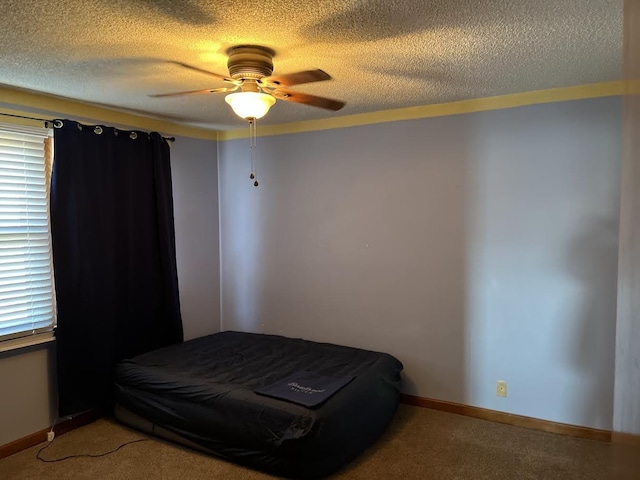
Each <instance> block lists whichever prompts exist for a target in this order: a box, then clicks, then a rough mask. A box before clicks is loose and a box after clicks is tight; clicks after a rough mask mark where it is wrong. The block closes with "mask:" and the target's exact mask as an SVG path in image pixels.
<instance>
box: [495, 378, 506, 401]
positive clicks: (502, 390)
mask: <svg viewBox="0 0 640 480" xmlns="http://www.w3.org/2000/svg"><path fill="white" fill-rule="evenodd" d="M496 395H498V396H499V397H506V396H507V382H505V381H504V380H498V384H497V386H496Z"/></svg>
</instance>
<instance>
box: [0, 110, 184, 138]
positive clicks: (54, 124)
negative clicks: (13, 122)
mask: <svg viewBox="0 0 640 480" xmlns="http://www.w3.org/2000/svg"><path fill="white" fill-rule="evenodd" d="M0 115H3V116H5V117H14V118H24V119H26V120H36V121H38V122H44V127H45V128H60V127H61V126H62V121H61V120H49V119H47V118H39V117H26V116H24V115H14V114H12V113H2V112H0ZM162 138H164V139H165V140H167V141H168V142H175V141H176V137H162Z"/></svg>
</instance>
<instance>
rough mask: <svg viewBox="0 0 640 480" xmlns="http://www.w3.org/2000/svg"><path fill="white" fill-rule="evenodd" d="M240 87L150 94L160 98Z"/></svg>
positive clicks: (230, 89)
mask: <svg viewBox="0 0 640 480" xmlns="http://www.w3.org/2000/svg"><path fill="white" fill-rule="evenodd" d="M238 88H240V87H232V88H206V89H204V90H189V91H188V92H173V93H157V94H155V95H149V96H150V97H152V98H160V97H178V96H180V95H190V94H192V93H222V92H233V91H234V90H237V89H238Z"/></svg>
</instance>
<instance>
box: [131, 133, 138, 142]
mask: <svg viewBox="0 0 640 480" xmlns="http://www.w3.org/2000/svg"><path fill="white" fill-rule="evenodd" d="M129 138H130V139H131V140H135V139H136V138H138V134H137V133H136V132H131V134H130V135H129Z"/></svg>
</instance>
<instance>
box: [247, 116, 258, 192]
mask: <svg viewBox="0 0 640 480" xmlns="http://www.w3.org/2000/svg"><path fill="white" fill-rule="evenodd" d="M257 127H258V126H257V120H256V119H255V118H251V119H249V151H250V154H251V173H250V174H249V178H250V179H251V180H255V181H254V182H253V186H254V187H257V186H258V178H257V177H258V172H257V171H256V163H255V161H254V159H253V150H254V148H256V146H257V144H258V134H257V130H258V128H257Z"/></svg>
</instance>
